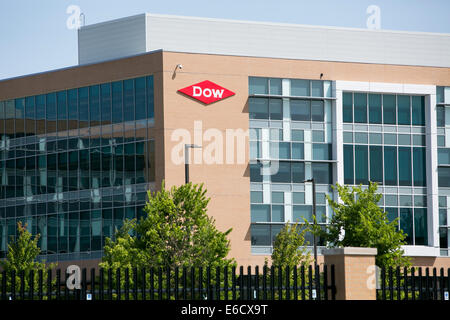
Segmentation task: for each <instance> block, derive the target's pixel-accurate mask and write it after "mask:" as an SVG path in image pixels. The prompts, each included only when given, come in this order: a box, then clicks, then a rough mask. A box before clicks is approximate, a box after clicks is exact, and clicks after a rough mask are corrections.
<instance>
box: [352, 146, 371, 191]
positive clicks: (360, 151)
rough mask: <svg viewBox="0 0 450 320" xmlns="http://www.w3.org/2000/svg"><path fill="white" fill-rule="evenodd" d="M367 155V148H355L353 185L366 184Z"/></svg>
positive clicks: (367, 176)
mask: <svg viewBox="0 0 450 320" xmlns="http://www.w3.org/2000/svg"><path fill="white" fill-rule="evenodd" d="M368 181H369V173H368V154H367V146H360V145H356V146H355V184H360V183H362V184H368Z"/></svg>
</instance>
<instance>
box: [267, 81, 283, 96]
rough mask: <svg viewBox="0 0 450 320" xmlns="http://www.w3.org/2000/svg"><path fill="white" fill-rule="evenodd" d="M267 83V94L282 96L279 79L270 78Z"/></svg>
mask: <svg viewBox="0 0 450 320" xmlns="http://www.w3.org/2000/svg"><path fill="white" fill-rule="evenodd" d="M269 82H270V90H269V93H270V94H275V95H281V94H282V87H281V79H276V78H271V79H269Z"/></svg>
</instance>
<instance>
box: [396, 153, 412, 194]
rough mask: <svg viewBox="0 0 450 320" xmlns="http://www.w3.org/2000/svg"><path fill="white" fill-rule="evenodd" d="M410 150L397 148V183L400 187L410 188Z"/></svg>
mask: <svg viewBox="0 0 450 320" xmlns="http://www.w3.org/2000/svg"><path fill="white" fill-rule="evenodd" d="M411 170H412V168H411V148H403V147H399V148H398V180H399V181H398V182H399V185H401V186H410V185H411V184H412V177H411Z"/></svg>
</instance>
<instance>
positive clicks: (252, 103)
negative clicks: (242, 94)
mask: <svg viewBox="0 0 450 320" xmlns="http://www.w3.org/2000/svg"><path fill="white" fill-rule="evenodd" d="M248 112H249V118H250V119H269V99H266V98H250V99H248Z"/></svg>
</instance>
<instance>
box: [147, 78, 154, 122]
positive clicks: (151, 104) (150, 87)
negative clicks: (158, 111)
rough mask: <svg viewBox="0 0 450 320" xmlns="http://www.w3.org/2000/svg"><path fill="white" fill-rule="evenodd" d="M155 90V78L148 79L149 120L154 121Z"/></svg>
mask: <svg viewBox="0 0 450 320" xmlns="http://www.w3.org/2000/svg"><path fill="white" fill-rule="evenodd" d="M154 93H155V89H154V85H153V76H148V77H147V118H149V119H153V118H154V116H155V115H154V113H155V101H154V99H155V94H154Z"/></svg>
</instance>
